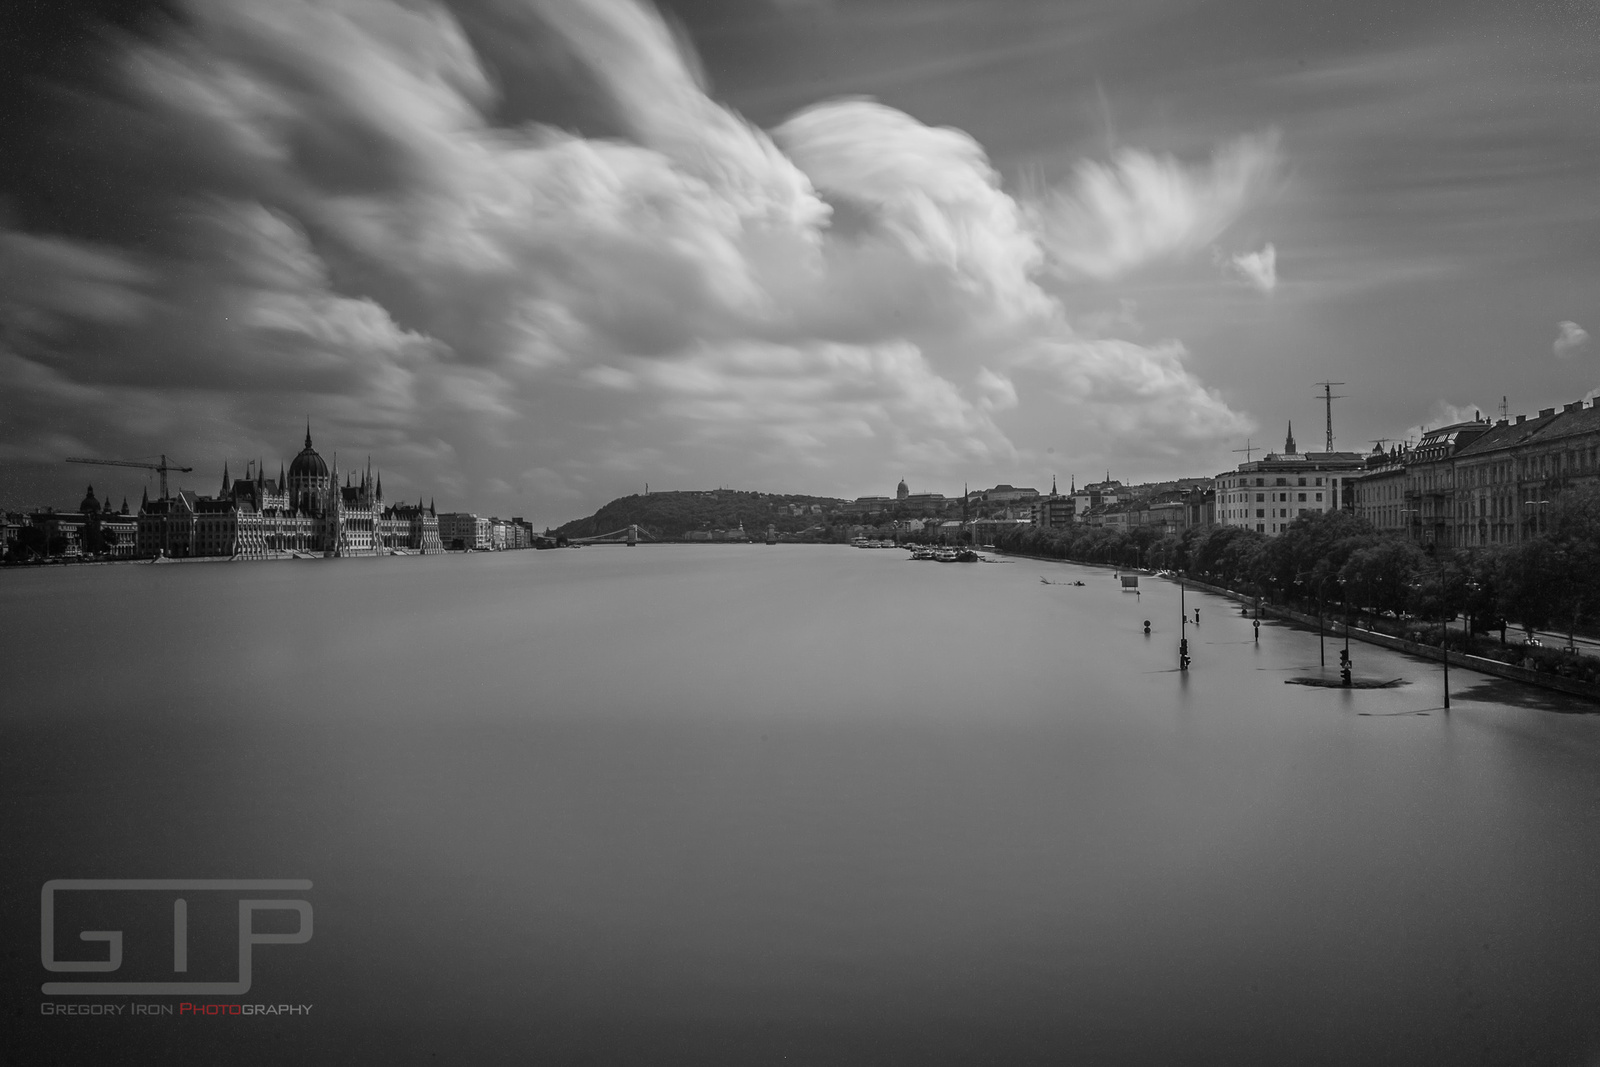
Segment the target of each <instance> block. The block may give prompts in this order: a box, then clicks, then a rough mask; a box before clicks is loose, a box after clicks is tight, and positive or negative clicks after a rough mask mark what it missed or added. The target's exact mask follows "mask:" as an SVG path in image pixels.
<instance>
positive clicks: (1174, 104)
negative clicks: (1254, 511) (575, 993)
mask: <svg viewBox="0 0 1600 1067" xmlns="http://www.w3.org/2000/svg"><path fill="white" fill-rule="evenodd" d="M1597 10H1600V9H1597V8H1596V6H1595V5H1594V4H1593V3H1592V2H1589V0H1565V2H1549V3H1544V2H1539V0H1513V2H1508V3H1502V4H1477V3H1470V2H1464V0H1450V2H1446V3H1432V2H1425V0H1411V2H1407V3H1393V2H1392V0H1382V2H1371V0H1346V2H1342V3H1339V4H1325V3H1317V4H1310V3H1307V4H1299V3H1284V2H1283V0H1210V2H1207V0H1083V2H1066V0H1014V2H1013V0H676V2H672V3H665V2H664V3H662V4H661V5H660V6H650V5H648V4H641V3H636V2H633V0H439V2H435V0H269V2H262V0H192V2H183V0H170V2H166V3H134V2H132V0H100V2H98V3H91V4H82V3H80V4H76V5H74V4H71V3H68V2H67V0H14V2H12V3H10V4H7V5H5V12H4V14H3V15H0V20H3V25H0V101H4V103H3V105H0V504H4V505H6V506H11V507H16V506H21V505H31V504H35V503H47V502H48V503H56V504H58V505H70V504H72V503H74V502H75V501H76V498H77V495H78V494H79V493H81V491H82V488H81V487H82V485H83V483H84V482H85V481H88V480H92V481H94V482H95V483H96V485H97V486H98V487H102V489H103V490H109V491H110V492H111V493H112V495H113V496H120V495H121V494H123V493H127V494H128V495H129V496H131V497H133V498H134V499H135V501H136V500H137V496H138V493H139V492H140V490H141V489H142V488H143V487H144V485H145V479H144V477H143V476H142V475H140V474H139V473H138V472H118V471H111V470H96V469H90V468H82V467H68V466H67V465H66V464H64V463H63V462H62V459H63V458H64V457H66V456H69V455H98V456H110V457H121V458H138V457H146V456H153V455H155V454H157V453H161V452H165V453H167V454H169V455H171V456H172V457H174V458H175V459H176V460H179V461H181V462H184V463H186V464H189V465H192V466H194V467H196V468H197V469H196V472H195V473H194V474H193V475H187V476H184V477H183V478H182V479H180V482H181V484H184V485H186V486H193V487H196V488H200V489H202V490H208V491H209V490H211V489H212V488H213V487H214V485H215V483H217V482H218V480H219V478H220V473H221V465H222V463H223V461H224V460H227V461H228V462H229V464H230V466H231V468H232V469H233V470H234V471H235V472H237V471H238V470H239V469H240V468H242V467H243V465H244V463H245V462H247V461H248V460H250V459H253V458H256V457H258V456H259V457H264V458H265V460H266V465H267V467H268V469H269V471H271V472H273V473H276V471H277V468H278V464H279V463H280V462H281V461H285V460H287V459H288V458H290V457H291V456H292V455H293V453H294V452H295V451H296V450H297V449H298V447H299V443H300V438H301V435H302V434H303V432H304V431H303V423H304V421H305V419H306V418H307V417H308V416H309V418H310V419H311V422H312V428H313V432H314V435H315V437H316V442H317V445H318V447H319V448H320V449H321V450H322V451H323V452H324V454H325V455H328V456H329V457H330V458H331V456H332V454H333V453H334V452H335V451H337V452H338V455H339V458H340V462H341V464H342V465H344V466H347V467H348V466H349V465H350V464H351V463H352V462H353V461H354V462H361V463H364V462H365V458H366V457H367V456H368V455H371V456H372V457H373V460H374V463H375V464H377V465H378V466H380V467H381V469H382V471H383V474H384V485H385V488H386V489H387V490H389V491H390V494H391V495H392V496H406V497H415V496H417V495H418V494H421V495H425V496H432V497H436V498H437V499H438V501H439V504H440V506H441V507H446V506H448V507H451V508H457V507H459V508H469V509H473V510H479V511H484V512H497V513H501V514H520V515H526V516H528V517H530V518H532V519H534V520H535V521H536V522H539V523H541V524H542V523H546V522H549V523H555V522H559V521H562V520H564V519H567V518H571V517H575V516H577V515H581V514H587V513H588V512H589V511H591V510H593V509H594V508H595V507H597V506H598V505H599V504H601V503H603V502H605V501H606V500H608V499H611V498H612V497H615V496H618V495H621V494H624V493H629V492H636V491H639V490H641V489H642V488H643V487H644V485H645V484H646V483H647V482H648V483H649V484H650V486H651V487H652V488H659V489H688V488H704V487H714V486H718V485H726V486H730V487H738V488H749V489H762V490H768V491H784V492H807V493H817V494H825V495H840V496H857V495H864V494H882V493H888V492H890V491H892V488H893V485H894V483H895V481H896V480H897V479H899V478H901V477H905V478H906V479H907V480H908V481H909V482H910V483H911V485H912V487H913V489H914V490H917V491H925V490H927V491H940V492H945V493H950V494H953V493H956V492H959V490H960V488H961V485H962V483H964V482H966V483H971V484H973V485H975V486H977V485H988V484H993V483H994V482H997V481H1009V482H1013V483H1016V484H1024V485H1036V486H1039V487H1040V488H1044V487H1046V486H1048V484H1049V480H1050V477H1051V475H1052V474H1055V475H1057V476H1059V478H1060V479H1061V481H1062V483H1063V485H1065V483H1066V481H1067V480H1068V479H1069V478H1070V477H1073V476H1076V477H1077V478H1078V480H1079V481H1082V480H1084V479H1086V478H1089V477H1098V476H1099V475H1101V474H1103V473H1104V472H1105V471H1106V470H1107V469H1109V470H1110V471H1111V473H1112V474H1113V476H1115V477H1121V478H1123V479H1124V480H1144V479H1151V478H1160V477H1171V476H1176V475H1199V474H1214V473H1216V472H1218V471H1219V470H1221V469H1223V468H1225V467H1227V466H1230V465H1232V464H1233V463H1235V462H1237V461H1238V459H1239V458H1241V457H1239V456H1236V455H1233V454H1232V450H1234V449H1237V448H1241V447H1243V446H1244V444H1245V440H1246V438H1247V437H1249V438H1250V439H1251V440H1252V441H1253V442H1256V443H1260V442H1263V441H1265V442H1270V443H1272V444H1274V445H1275V446H1276V445H1279V444H1281V442H1282V438H1283V430H1284V424H1285V422H1286V421H1287V420H1290V419H1292V420H1294V423H1295V431H1296V436H1297V437H1298V438H1299V440H1300V442H1301V444H1302V445H1303V446H1313V447H1320V442H1321V439H1322V407H1321V404H1320V403H1319V402H1318V401H1317V399H1316V397H1315V393H1316V388H1315V384H1314V383H1316V382H1317V381H1319V380H1323V379H1330V378H1331V379H1333V380H1335V381H1341V382H1344V383H1347V384H1346V385H1344V386H1342V387H1341V388H1340V389H1339V390H1338V391H1339V392H1341V393H1344V394H1346V398H1345V399H1343V400H1339V401H1336V403H1335V410H1334V422H1335V432H1336V434H1337V438H1338V441H1337V445H1338V447H1343V448H1362V449H1367V448H1370V447H1371V439H1373V438H1377V437H1391V438H1392V437H1397V436H1403V435H1404V434H1405V433H1406V432H1408V431H1411V432H1415V430H1416V429H1417V428H1419V427H1422V426H1426V425H1437V424H1438V423H1439V422H1440V421H1442V420H1444V419H1447V418H1450V417H1451V416H1452V415H1453V414H1455V413H1458V412H1465V413H1466V414H1467V415H1469V416H1470V414H1471V413H1472V411H1473V410H1474V409H1482V410H1483V411H1484V412H1485V413H1491V412H1495V411H1497V410H1498V407H1499V404H1500V402H1501V397H1502V396H1506V397H1508V398H1509V404H1510V409H1511V411H1512V412H1513V413H1517V412H1530V413H1531V412H1532V411H1534V410H1536V409H1537V408H1540V407H1547V406H1550V405H1553V404H1558V403H1562V402H1565V401H1570V400H1575V399H1577V398H1579V397H1581V396H1584V395H1586V394H1588V393H1590V392H1592V391H1593V390H1594V389H1595V387H1596V386H1597V385H1600V341H1597V340H1596V339H1594V338H1592V336H1591V335H1592V334H1593V333H1595V332H1596V331H1597V330H1600V63H1597V62H1596V61H1595V54H1596V52H1595V47H1596V42H1597V41H1600V15H1597V13H1596V12H1597Z"/></svg>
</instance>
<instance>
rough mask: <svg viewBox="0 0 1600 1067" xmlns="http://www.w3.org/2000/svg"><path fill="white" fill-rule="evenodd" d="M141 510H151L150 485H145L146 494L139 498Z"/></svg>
mask: <svg viewBox="0 0 1600 1067" xmlns="http://www.w3.org/2000/svg"><path fill="white" fill-rule="evenodd" d="M139 510H140V511H141V512H145V511H149V510H150V487H149V486H148V485H147V486H145V487H144V496H142V497H140V498H139Z"/></svg>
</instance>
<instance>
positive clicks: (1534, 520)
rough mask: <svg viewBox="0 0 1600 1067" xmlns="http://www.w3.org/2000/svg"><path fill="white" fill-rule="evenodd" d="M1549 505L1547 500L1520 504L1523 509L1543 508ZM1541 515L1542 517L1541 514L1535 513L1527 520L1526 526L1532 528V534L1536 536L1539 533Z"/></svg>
mask: <svg viewBox="0 0 1600 1067" xmlns="http://www.w3.org/2000/svg"><path fill="white" fill-rule="evenodd" d="M1549 503H1550V501H1548V500H1524V501H1523V502H1522V506H1523V507H1528V508H1543V507H1545V506H1546V505H1547V504H1549ZM1542 515H1543V512H1541V511H1535V512H1534V513H1533V514H1532V515H1531V516H1529V518H1528V520H1527V521H1528V525H1529V526H1530V527H1532V528H1533V532H1534V533H1535V534H1537V533H1538V532H1539V527H1540V525H1541V523H1540V522H1539V519H1540V518H1541V517H1542Z"/></svg>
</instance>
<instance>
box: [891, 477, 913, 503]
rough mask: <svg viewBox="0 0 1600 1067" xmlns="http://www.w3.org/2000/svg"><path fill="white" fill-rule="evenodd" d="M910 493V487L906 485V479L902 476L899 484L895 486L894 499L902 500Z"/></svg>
mask: <svg viewBox="0 0 1600 1067" xmlns="http://www.w3.org/2000/svg"><path fill="white" fill-rule="evenodd" d="M910 495H911V487H910V486H908V485H906V480H905V479H904V478H901V479H900V484H899V485H897V486H895V490H894V498H895V499H896V500H904V499H905V498H906V497H908V496H910Z"/></svg>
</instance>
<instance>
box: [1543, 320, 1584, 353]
mask: <svg viewBox="0 0 1600 1067" xmlns="http://www.w3.org/2000/svg"><path fill="white" fill-rule="evenodd" d="M1556 329H1557V330H1559V331H1560V333H1558V334H1557V335H1556V341H1555V344H1553V345H1552V346H1551V350H1552V351H1554V352H1555V354H1556V358H1557V359H1566V358H1567V357H1568V356H1570V355H1572V354H1573V353H1574V352H1577V351H1578V349H1580V348H1582V347H1583V346H1584V345H1586V344H1588V343H1589V331H1588V330H1585V329H1584V328H1583V327H1582V326H1579V325H1578V324H1577V323H1575V322H1563V323H1560V324H1559V325H1558V326H1557V327H1556Z"/></svg>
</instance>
